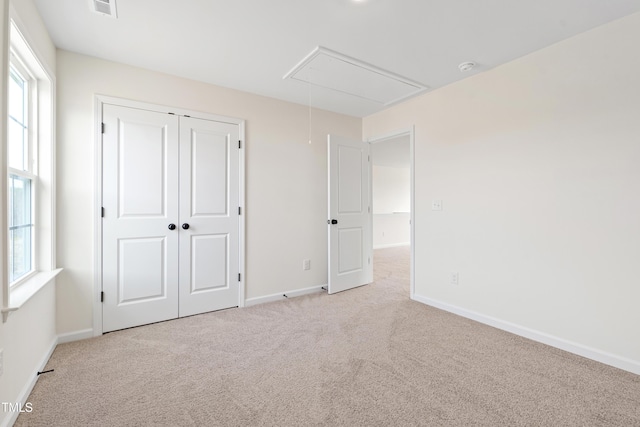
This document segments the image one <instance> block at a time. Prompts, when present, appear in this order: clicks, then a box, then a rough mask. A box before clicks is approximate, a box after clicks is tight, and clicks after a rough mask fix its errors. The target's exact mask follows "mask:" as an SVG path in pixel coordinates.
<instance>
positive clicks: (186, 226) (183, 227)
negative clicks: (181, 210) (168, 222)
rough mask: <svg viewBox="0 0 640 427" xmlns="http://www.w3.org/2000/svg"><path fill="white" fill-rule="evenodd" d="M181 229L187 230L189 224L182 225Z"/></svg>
mask: <svg viewBox="0 0 640 427" xmlns="http://www.w3.org/2000/svg"><path fill="white" fill-rule="evenodd" d="M182 229H183V230H188V229H189V224H187V223H186V222H185V223H184V224H182Z"/></svg>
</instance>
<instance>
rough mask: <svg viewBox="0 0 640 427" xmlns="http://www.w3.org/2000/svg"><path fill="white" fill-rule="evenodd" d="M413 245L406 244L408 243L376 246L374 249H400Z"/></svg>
mask: <svg viewBox="0 0 640 427" xmlns="http://www.w3.org/2000/svg"><path fill="white" fill-rule="evenodd" d="M409 245H411V243H410V242H406V243H389V244H386V245H375V246H374V247H373V249H387V248H399V247H400V246H409Z"/></svg>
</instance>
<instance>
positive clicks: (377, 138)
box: [367, 126, 416, 299]
mask: <svg viewBox="0 0 640 427" xmlns="http://www.w3.org/2000/svg"><path fill="white" fill-rule="evenodd" d="M414 133H415V130H414V126H411V127H408V128H404V129H399V130H396V131H394V132H390V133H386V134H383V135H380V136H374V137H371V138H369V139H367V142H369V143H370V144H375V143H377V142H383V141H388V140H390V139H394V138H398V137H403V136H405V137H406V136H408V137H409V169H410V172H409V185H410V190H409V194H410V198H411V201H410V209H411V212H410V213H409V218H410V221H411V224H410V228H409V242H410V247H411V255H410V261H409V297H410V298H411V299H414V296H415V290H416V286H415V265H416V263H415V241H416V239H415V223H416V217H415V215H416V214H415V163H414V139H415V138H414ZM369 191H373V180H371V182H370V185H369ZM372 194H373V193H372ZM371 197H372V196H371ZM372 245H373V242H372ZM374 268H375V264H374Z"/></svg>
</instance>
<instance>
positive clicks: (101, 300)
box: [100, 292, 104, 302]
mask: <svg viewBox="0 0 640 427" xmlns="http://www.w3.org/2000/svg"><path fill="white" fill-rule="evenodd" d="M100 302H104V292H100Z"/></svg>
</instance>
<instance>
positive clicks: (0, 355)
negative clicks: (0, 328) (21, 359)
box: [0, 348, 4, 377]
mask: <svg viewBox="0 0 640 427" xmlns="http://www.w3.org/2000/svg"><path fill="white" fill-rule="evenodd" d="M3 373H4V350H3V349H1V348H0V377H1V376H2V374H3Z"/></svg>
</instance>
